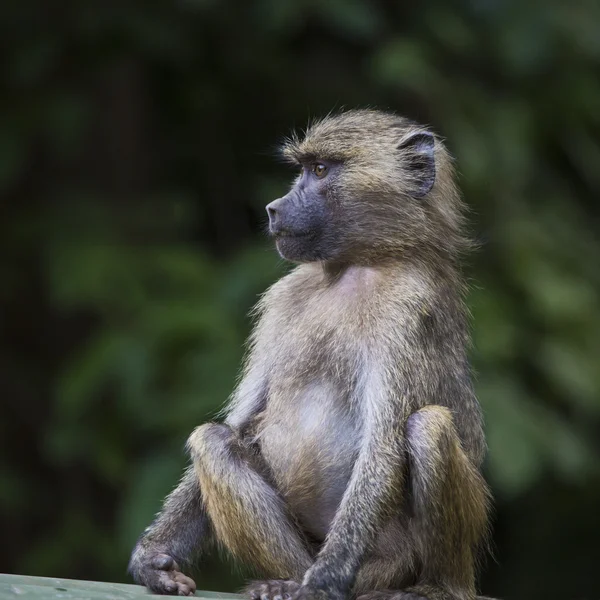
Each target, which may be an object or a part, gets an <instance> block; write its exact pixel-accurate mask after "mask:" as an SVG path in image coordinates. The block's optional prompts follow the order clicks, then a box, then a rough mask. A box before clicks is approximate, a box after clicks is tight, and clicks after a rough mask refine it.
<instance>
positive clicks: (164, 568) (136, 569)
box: [130, 553, 196, 596]
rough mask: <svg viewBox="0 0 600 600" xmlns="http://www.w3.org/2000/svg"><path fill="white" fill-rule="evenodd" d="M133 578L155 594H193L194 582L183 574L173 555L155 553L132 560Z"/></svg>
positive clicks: (194, 589)
mask: <svg viewBox="0 0 600 600" xmlns="http://www.w3.org/2000/svg"><path fill="white" fill-rule="evenodd" d="M130 571H131V574H132V575H133V578H134V579H135V580H136V581H137V582H138V583H141V584H142V585H145V586H146V587H147V588H148V589H149V590H150V591H151V592H153V593H155V594H168V595H170V596H193V595H194V592H195V591H196V583H195V582H194V580H193V579H191V578H190V577H187V576H186V575H184V574H183V573H182V572H181V571H180V569H179V565H178V564H177V563H176V562H175V560H174V559H173V557H171V556H169V555H168V554H163V553H157V554H152V555H146V556H144V557H143V558H142V559H139V560H135V561H132V564H131V565H130Z"/></svg>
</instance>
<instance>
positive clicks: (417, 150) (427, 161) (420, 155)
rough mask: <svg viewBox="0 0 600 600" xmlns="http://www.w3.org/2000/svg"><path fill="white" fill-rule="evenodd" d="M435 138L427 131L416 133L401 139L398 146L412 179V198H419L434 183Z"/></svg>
mask: <svg viewBox="0 0 600 600" xmlns="http://www.w3.org/2000/svg"><path fill="white" fill-rule="evenodd" d="M434 148H435V138H434V137H433V134H432V133H429V132H428V131H418V132H417V133H413V134H411V135H409V136H408V137H407V138H405V139H403V140H402V142H400V145H399V146H398V150H402V151H403V154H404V160H406V163H407V165H408V169H409V171H410V173H411V175H412V178H414V184H415V189H414V192H413V194H412V195H413V196H414V197H415V198H421V197H422V196H424V195H425V194H427V193H428V192H429V191H431V188H432V187H433V184H434V183H435V155H434Z"/></svg>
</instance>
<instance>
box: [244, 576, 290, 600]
mask: <svg viewBox="0 0 600 600" xmlns="http://www.w3.org/2000/svg"><path fill="white" fill-rule="evenodd" d="M299 589H300V584H299V583H296V582H295V581H292V580H291V579H268V580H266V581H251V582H250V583H249V584H248V585H247V586H246V587H245V589H244V591H245V593H246V594H247V595H248V597H249V598H250V600H291V599H292V597H293V596H294V594H295V593H296V592H297V591H298V590H299Z"/></svg>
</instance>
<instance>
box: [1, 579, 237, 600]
mask: <svg viewBox="0 0 600 600" xmlns="http://www.w3.org/2000/svg"><path fill="white" fill-rule="evenodd" d="M9 598H10V599H11V600H15V598H55V599H56V600H137V599H138V598H163V600H164V599H165V598H166V596H156V595H154V594H149V593H148V592H147V591H146V588H143V587H141V586H139V585H129V584H127V583H103V582H101V581H77V580H75V579H57V578H54V577H30V576H28V575H3V574H0V600H9ZM196 598H206V599H207V600H240V596H238V595H236V594H224V593H221V592H205V591H202V590H199V591H197V592H196Z"/></svg>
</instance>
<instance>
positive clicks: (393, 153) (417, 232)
mask: <svg viewBox="0 0 600 600" xmlns="http://www.w3.org/2000/svg"><path fill="white" fill-rule="evenodd" d="M282 154H283V156H284V158H285V159H286V160H287V161H289V162H291V163H293V164H294V165H296V166H297V167H298V169H299V170H300V172H299V174H298V176H297V178H296V180H295V181H294V184H293V186H292V189H291V190H290V192H289V193H288V194H286V195H285V196H283V197H282V198H279V199H277V200H275V201H274V202H271V203H270V204H269V205H268V206H267V213H268V215H269V231H270V233H271V234H272V235H273V237H274V238H275V240H276V244H277V249H278V251H279V253H280V254H281V256H283V257H284V258H287V259H288V260H292V261H296V262H310V261H331V262H340V263H344V262H348V263H364V264H369V263H372V262H374V261H376V260H377V259H380V258H382V257H385V256H394V255H401V254H402V253H404V252H406V251H408V250H409V249H413V248H423V249H426V248H429V249H431V250H433V251H435V252H438V253H439V252H447V253H449V254H451V255H453V254H455V253H456V252H457V251H458V250H460V249H461V247H462V246H463V245H464V244H465V239H464V238H463V236H462V233H461V224H462V218H461V201H460V198H459V196H458V194H457V192H456V189H455V187H454V184H453V177H452V168H451V165H450V160H449V157H448V154H447V152H446V150H445V148H444V147H443V145H442V143H441V142H440V140H439V139H438V138H437V137H436V136H435V135H433V134H432V133H431V132H430V131H428V129H427V128H425V127H422V126H419V125H416V124H414V123H412V122H411V121H409V120H407V119H405V118H402V117H399V116H397V115H394V114H390V113H384V112H379V111H374V110H353V111H348V112H344V113H341V114H338V115H334V116H329V117H326V118H325V119H323V120H321V121H318V122H316V123H314V124H311V125H310V126H309V127H308V129H307V131H306V134H305V135H304V137H303V138H299V137H297V136H295V135H294V136H293V137H292V138H291V139H289V140H288V141H286V143H285V144H284V145H283V148H282Z"/></svg>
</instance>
